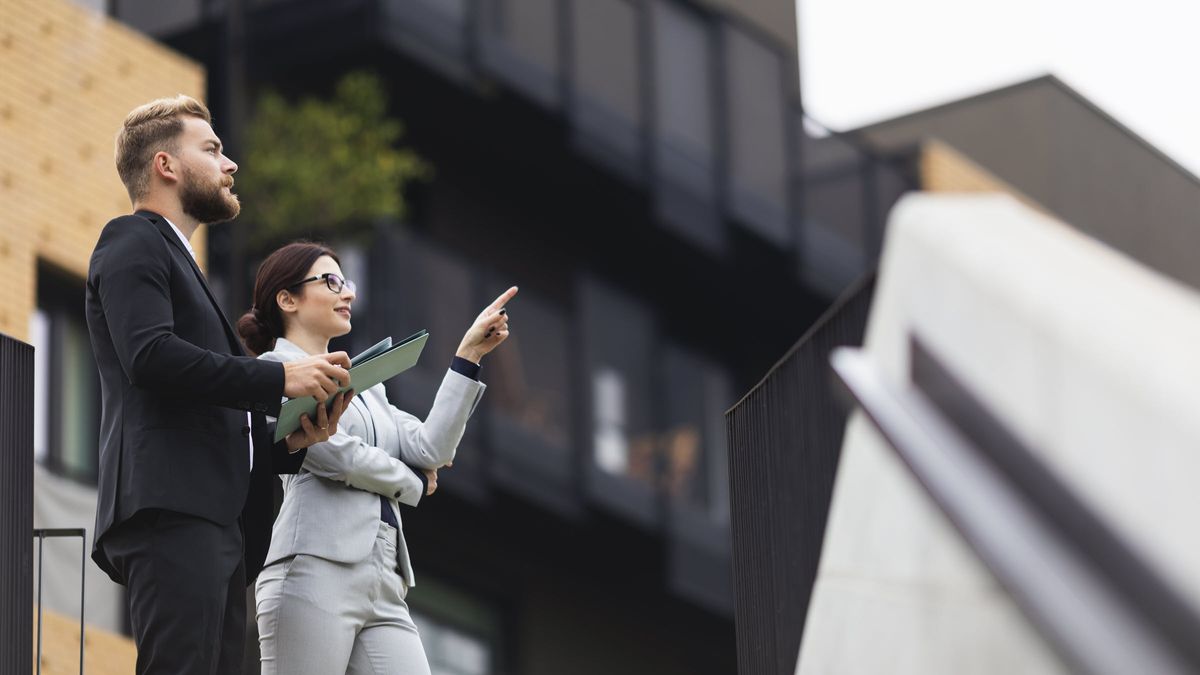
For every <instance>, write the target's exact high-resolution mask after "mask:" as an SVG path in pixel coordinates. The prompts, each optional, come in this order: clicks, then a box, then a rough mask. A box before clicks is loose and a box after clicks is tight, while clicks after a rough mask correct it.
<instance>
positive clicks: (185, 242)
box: [163, 216, 254, 471]
mask: <svg viewBox="0 0 1200 675" xmlns="http://www.w3.org/2000/svg"><path fill="white" fill-rule="evenodd" d="M163 220H165V221H167V224H168V225H170V226H171V229H172V230H175V234H177V235H179V241H182V242H183V247H184V248H186V249H187V252H188V253H190V254H191V255H192V260H195V259H196V250H195V249H193V248H192V244H191V242H189V241H188V239H187V237H185V236H183V232H182V231H181V230H180V229H179V228H178V227H176V226H175V223H172V222H171V219H170V218H168V217H166V216H163ZM253 423H254V421H253V420H252V419H251V418H250V411H249V410H247V411H246V428H253V426H252V425H253ZM249 438H250V470H251V471H253V470H254V434H250V437H249Z"/></svg>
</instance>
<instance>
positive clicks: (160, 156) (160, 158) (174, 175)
mask: <svg viewBox="0 0 1200 675" xmlns="http://www.w3.org/2000/svg"><path fill="white" fill-rule="evenodd" d="M151 162H152V164H151V167H150V168H151V170H152V171H153V172H154V175H156V176H158V177H159V178H161V179H163V180H165V181H167V182H168V183H172V182H175V181H178V180H179V178H180V176H179V163H178V161H177V160H176V159H175V158H174V157H172V156H171V154H170V153H168V152H165V151H162V150H159V151H158V152H156V153H154V158H153V159H152V160H151Z"/></svg>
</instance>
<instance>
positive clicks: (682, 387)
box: [660, 347, 734, 523]
mask: <svg viewBox="0 0 1200 675" xmlns="http://www.w3.org/2000/svg"><path fill="white" fill-rule="evenodd" d="M661 369H662V375H661V377H660V382H662V387H663V400H664V403H665V406H664V407H665V410H664V412H663V415H664V420H663V421H664V422H665V426H664V432H663V436H662V449H663V455H664V457H663V483H662V484H663V489H664V491H665V492H666V494H667V497H668V499H669V500H670V501H671V502H672V504H674V505H675V506H676V507H677V508H685V509H689V510H692V511H698V512H702V513H705V514H707V515H708V517H709V518H711V519H712V520H713V521H714V522H719V523H725V522H728V520H729V485H728V484H729V467H728V460H727V450H726V437H725V410H726V409H728V408H729V406H730V405H732V404H733V403H734V401H733V395H732V389H731V387H730V384H729V378H728V375H727V374H726V373H725V371H724V369H722V368H720V367H719V366H718V365H717V364H715V363H713V362H711V361H709V360H707V359H704V358H702V357H700V356H697V355H695V354H693V353H690V352H688V351H686V350H684V349H681V348H679V347H668V348H667V349H666V350H665V352H664V355H663V360H662V366H661Z"/></svg>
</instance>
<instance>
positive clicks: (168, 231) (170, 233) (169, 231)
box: [136, 211, 245, 356]
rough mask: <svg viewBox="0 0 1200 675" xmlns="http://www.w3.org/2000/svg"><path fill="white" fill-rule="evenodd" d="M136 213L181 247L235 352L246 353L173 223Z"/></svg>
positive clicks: (153, 214) (154, 216) (174, 244)
mask: <svg viewBox="0 0 1200 675" xmlns="http://www.w3.org/2000/svg"><path fill="white" fill-rule="evenodd" d="M136 215H139V216H141V217H143V218H145V219H146V220H149V221H150V222H152V223H154V225H155V226H156V227H158V229H159V231H160V232H162V235H163V236H164V237H166V238H167V241H169V242H171V244H172V245H173V246H174V247H175V248H177V249H179V251H180V252H182V253H183V257H184V258H186V259H187V261H188V264H189V265H191V266H192V272H193V273H194V274H195V275H196V279H197V280H198V281H199V282H200V286H201V287H202V288H203V289H204V293H205V294H206V295H207V296H208V299H209V301H210V302H212V306H213V309H215V310H216V312H217V316H219V317H221V325H222V326H223V327H224V328H225V337H226V338H228V339H229V344H230V347H231V348H232V349H233V350H234V351H233V353H234V354H237V355H239V356H242V355H244V353H245V352H244V351H243V350H242V343H241V341H240V340H238V337H237V333H235V332H234V331H233V326H231V325H229V319H226V318H225V312H223V311H221V305H220V303H218V302H217V298H216V296H214V295H213V293H212V289H210V288H209V287H208V280H207V279H205V278H204V272H202V271H201V270H200V266H199V265H197V264H196V259H195V258H193V257H192V254H191V253H189V252H188V250H187V247H185V246H184V245H183V242H182V241H180V240H179V235H178V234H176V233H175V230H174V228H172V227H171V224H170V223H168V222H167V219H166V218H163V217H162V216H160V215H158V214H157V213H154V212H153V211H138V212H137V214H136Z"/></svg>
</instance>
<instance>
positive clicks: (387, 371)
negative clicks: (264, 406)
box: [275, 331, 429, 443]
mask: <svg viewBox="0 0 1200 675" xmlns="http://www.w3.org/2000/svg"><path fill="white" fill-rule="evenodd" d="M428 339H429V333H427V332H426V331H419V332H417V333H416V334H414V335H410V336H409V337H407V338H405V339H404V340H402V341H401V342H399V343H397V344H394V345H393V344H392V339H391V338H386V339H384V340H382V341H380V342H379V343H377V344H376V345H374V346H373V347H371V348H370V349H368V350H366V351H364V352H363V353H361V354H359V355H358V356H355V357H354V358H353V359H350V384H349V385H347V386H344V387H342V388H341V389H339V390H338V391H346V390H347V389H353V390H354V391H355V393H356V394H358V393H362V392H364V391H366V390H368V389H370V388H371V387H374V386H375V385H377V384H379V383H380V382H383V381H384V380H387V379H390V378H392V377H395V376H396V375H399V374H400V373H403V372H404V371H406V370H408V369H409V368H412V367H413V366H415V365H416V364H417V359H418V358H419V357H420V356H421V350H423V349H424V348H425V342H426V341H427V340H428ZM334 396H337V394H334V395H333V396H330V397H329V399H328V400H327V401H325V405H326V406H329V405H331V404H332V403H333V398H334ZM305 413H307V414H308V418H309V419H310V420H312V422H313V424H316V423H317V417H316V413H317V399H315V398H313V397H312V396H302V397H300V398H293V399H288V400H287V401H285V402H284V404H283V407H282V408H281V409H280V410H279V420H278V421H277V422H276V423H275V442H276V443H278V442H279V441H281V440H283V438H284V436H287V435H288V434H290V433H292V432H293V431H295V430H297V429H299V428H300V416H301V415H303V414H305Z"/></svg>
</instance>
